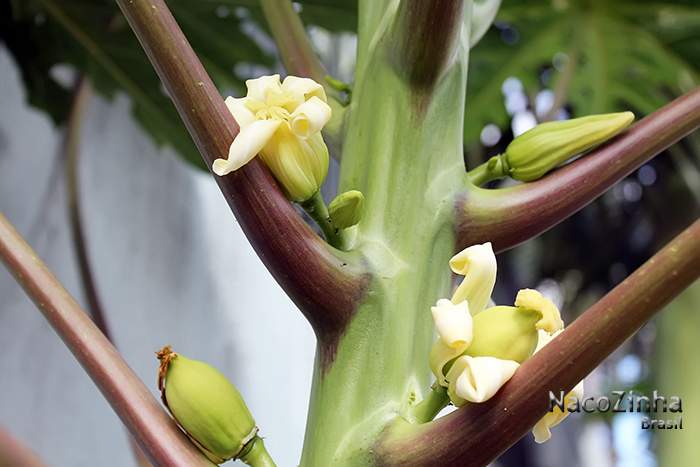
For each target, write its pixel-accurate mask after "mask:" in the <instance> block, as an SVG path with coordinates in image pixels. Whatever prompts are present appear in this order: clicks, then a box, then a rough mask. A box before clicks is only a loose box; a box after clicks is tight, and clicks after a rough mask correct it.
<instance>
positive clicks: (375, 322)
mask: <svg viewBox="0 0 700 467" xmlns="http://www.w3.org/2000/svg"><path fill="white" fill-rule="evenodd" d="M366 3H368V4H369V6H370V8H365V5H364V4H362V3H361V12H360V22H361V24H360V25H359V30H360V34H361V37H360V40H359V44H360V46H359V47H360V49H359V51H358V66H357V74H356V82H355V87H354V89H353V102H352V104H351V105H352V107H351V112H350V119H349V121H348V122H347V125H348V126H347V133H346V137H345V144H344V150H343V159H342V166H341V182H340V191H345V190H349V189H357V190H360V191H362V192H363V193H364V195H365V198H366V203H365V216H364V218H363V220H362V222H361V223H360V225H359V226H358V232H357V237H356V240H355V247H354V248H355V249H357V250H359V251H361V252H362V253H363V255H364V257H365V258H366V260H367V262H368V263H369V266H370V269H371V271H372V275H373V278H372V283H371V285H370V287H369V291H368V293H367V294H366V298H365V300H364V302H363V303H362V304H361V305H360V306H359V308H358V310H357V312H356V314H355V316H354V318H353V320H352V322H351V323H350V324H349V326H348V327H347V329H346V331H345V334H344V336H343V337H342V338H341V340H340V344H339V346H338V349H337V353H336V356H335V359H334V361H333V363H332V365H331V366H330V367H329V368H327V369H322V368H321V366H320V365H318V364H317V369H316V372H315V375H314V382H313V390H312V395H311V402H310V412H309V420H308V425H307V433H306V440H305V445H304V454H303V457H302V462H301V464H302V465H303V466H324V467H325V466H328V465H334V466H335V465H368V464H369V463H371V455H372V452H371V448H372V446H373V444H374V443H375V441H376V438H377V435H378V434H379V433H380V431H381V430H382V429H383V428H384V427H385V426H386V424H387V423H388V422H390V421H391V420H393V419H395V418H396V417H398V416H401V415H402V414H403V413H405V412H406V410H407V408H408V407H410V405H411V403H412V401H414V400H416V399H421V398H422V397H423V395H424V394H425V392H426V391H427V389H428V388H429V385H430V383H431V381H430V378H429V368H428V362H427V359H428V353H429V349H430V346H431V344H432V341H433V331H432V321H431V316H430V306H431V305H433V304H434V303H435V301H436V300H437V299H438V298H439V297H446V296H448V295H449V289H450V282H451V276H450V273H449V268H448V267H447V264H448V261H449V258H450V256H451V255H452V253H453V250H454V244H455V243H454V222H453V216H454V205H453V202H454V196H455V193H456V192H457V191H458V190H460V189H461V188H463V186H464V179H465V175H464V165H463V156H462V125H463V112H464V97H465V84H466V73H467V57H468V52H467V50H468V49H467V48H466V47H465V46H464V44H463V41H462V40H460V41H459V44H460V45H459V47H458V50H457V53H456V54H455V56H454V58H453V59H451V62H450V63H449V64H448V66H447V68H446V70H445V73H444V75H443V76H442V77H441V78H440V79H439V80H438V81H437V82H436V83H435V84H434V86H430V87H424V88H421V89H418V90H416V89H414V88H412V87H411V86H410V85H409V83H408V82H407V80H405V79H404V78H402V76H401V73H400V70H398V69H397V65H396V63H395V61H394V60H393V59H392V54H394V53H396V51H397V49H396V48H395V45H396V41H397V37H396V36H397V34H400V33H397V32H396V30H394V29H392V24H393V20H394V18H395V16H396V15H395V12H394V11H392V6H395V5H396V2H389V4H388V5H384V6H385V8H377V4H378V3H380V2H366ZM375 15H384V17H381V16H379V17H377V16H375ZM363 34H364V35H371V37H370V38H369V39H368V38H367V37H366V36H363ZM462 36H463V37H466V33H465V32H463V33H462Z"/></svg>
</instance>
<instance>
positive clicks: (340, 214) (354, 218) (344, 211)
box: [328, 190, 365, 229]
mask: <svg viewBox="0 0 700 467" xmlns="http://www.w3.org/2000/svg"><path fill="white" fill-rule="evenodd" d="M364 202H365V197H364V195H363V194H362V192H360V191H357V190H350V191H346V192H345V193H341V194H340V195H338V196H336V197H335V199H334V200H333V201H331V204H329V205H328V215H329V216H330V217H331V220H332V221H333V224H334V225H335V226H336V227H337V228H339V229H347V228H348V227H352V226H353V225H355V224H357V223H358V222H360V219H361V218H362V207H363V205H364Z"/></svg>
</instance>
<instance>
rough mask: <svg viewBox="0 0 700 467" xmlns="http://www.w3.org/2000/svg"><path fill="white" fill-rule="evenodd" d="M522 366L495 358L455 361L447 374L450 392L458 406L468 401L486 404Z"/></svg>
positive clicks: (464, 357) (466, 358) (467, 358)
mask: <svg viewBox="0 0 700 467" xmlns="http://www.w3.org/2000/svg"><path fill="white" fill-rule="evenodd" d="M519 366H520V364H519V363H518V362H514V361H512V360H501V359H499V358H495V357H470V356H468V355H464V356H462V357H459V358H458V359H457V360H455V362H454V364H453V365H452V368H450V371H449V372H448V373H447V381H449V386H448V388H447V393H448V394H449V395H450V399H451V400H452V403H453V404H455V405H456V406H460V405H464V404H465V403H466V402H467V401H468V402H477V403H478V402H484V401H487V400H489V399H491V398H492V397H493V396H494V394H496V392H498V390H499V389H500V388H501V386H503V385H504V384H505V383H506V382H508V380H509V379H510V378H511V377H512V376H513V374H515V370H517V369H518V367H519Z"/></svg>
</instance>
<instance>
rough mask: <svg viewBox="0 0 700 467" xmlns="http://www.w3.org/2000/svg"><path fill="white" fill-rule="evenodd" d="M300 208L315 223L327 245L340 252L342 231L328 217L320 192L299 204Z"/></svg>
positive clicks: (342, 242)
mask: <svg viewBox="0 0 700 467" xmlns="http://www.w3.org/2000/svg"><path fill="white" fill-rule="evenodd" d="M301 207H302V208H304V211H306V213H307V214H308V215H309V216H311V218H312V219H313V220H315V221H316V224H318V226H319V227H320V228H321V230H322V231H323V235H324V236H325V237H326V241H327V242H328V243H329V244H331V245H333V246H334V247H336V248H338V249H341V250H343V249H345V241H344V235H343V231H342V230H340V229H338V228H337V227H336V226H335V224H334V223H333V220H332V219H331V217H330V216H329V215H328V207H327V206H326V202H325V201H324V200H323V196H322V195H321V192H320V191H317V192H316V194H315V195H313V196H312V197H311V198H309V199H308V200H306V201H304V202H303V203H301Z"/></svg>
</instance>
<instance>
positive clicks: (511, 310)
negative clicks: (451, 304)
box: [465, 306, 542, 363]
mask: <svg viewBox="0 0 700 467" xmlns="http://www.w3.org/2000/svg"><path fill="white" fill-rule="evenodd" d="M541 318H542V315H541V314H540V313H539V312H537V311H535V310H530V309H527V308H518V307H513V306H494V307H491V308H487V309H486V310H484V311H482V312H481V313H479V314H478V315H476V316H474V321H473V338H472V343H471V345H470V346H469V347H468V348H467V351H466V352H465V354H466V355H470V356H472V357H496V358H499V359H501V360H513V361H516V362H518V363H522V362H524V361H525V360H527V358H528V357H530V355H532V354H533V352H534V351H535V348H536V347H537V339H538V335H537V328H536V327H535V324H536V323H537V322H538V321H539V320H540V319H541Z"/></svg>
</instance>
